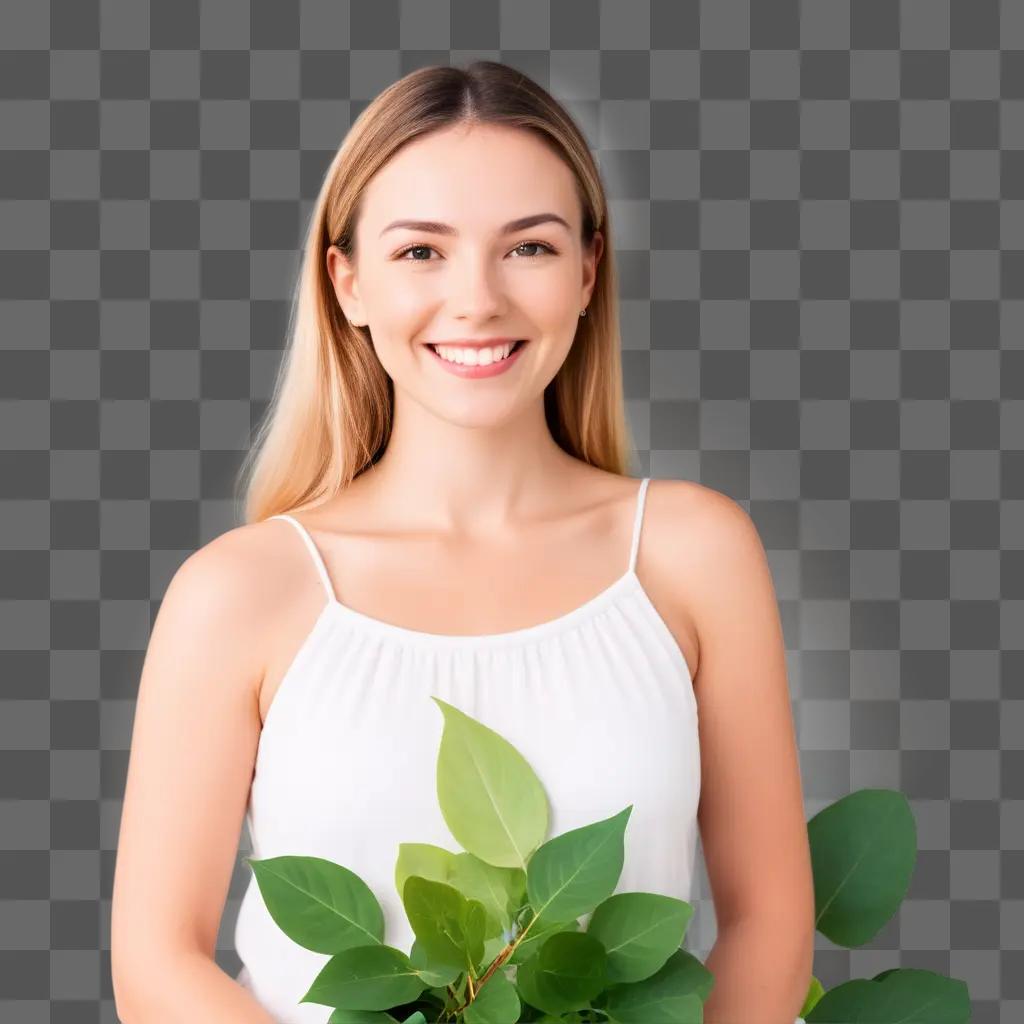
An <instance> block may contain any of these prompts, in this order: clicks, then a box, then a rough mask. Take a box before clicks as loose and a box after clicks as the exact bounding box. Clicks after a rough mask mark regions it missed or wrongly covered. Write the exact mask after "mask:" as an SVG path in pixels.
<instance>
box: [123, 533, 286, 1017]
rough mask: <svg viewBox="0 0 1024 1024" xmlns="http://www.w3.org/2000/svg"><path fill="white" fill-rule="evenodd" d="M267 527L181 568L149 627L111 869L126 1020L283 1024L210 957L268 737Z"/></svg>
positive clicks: (217, 543)
mask: <svg viewBox="0 0 1024 1024" xmlns="http://www.w3.org/2000/svg"><path fill="white" fill-rule="evenodd" d="M258 528H259V527H252V526H249V527H241V528H239V529H236V530H231V531H229V532H228V533H225V534H223V535H222V536H220V537H218V538H217V539H216V540H214V541H211V542H210V543H209V544H207V545H206V546H205V547H203V548H201V549H200V550H199V551H196V552H195V553H194V554H193V555H191V556H190V557H189V558H188V559H186V560H185V562H184V563H183V564H182V565H181V566H180V567H179V568H178V570H177V572H176V573H175V575H174V577H173V579H172V580H171V583H170V585H169V586H168V588H167V591H166V593H165V595H164V598H163V601H162V603H161V605H160V609H159V612H158V614H157V618H156V621H155V622H154V624H153V630H152V633H151V636H150V640H149V646H148V649H147V652H146V658H145V662H144V665H143V670H142V675H141V679H140V682H139V693H138V700H137V703H136V710H135V720H134V725H133V732H132V741H131V753H130V756H129V764H128V775H127V782H126V788H125V794H124V807H123V811H122V816H121V825H120V836H119V841H118V849H117V856H116V863H115V872H114V886H113V903H112V916H111V973H112V976H113V977H112V980H113V987H114V996H115V1002H116V1007H117V1013H118V1016H119V1018H120V1019H121V1020H122V1021H123V1022H124V1024H179V1022H182V1024H184V1022H186V1021H187V1022H194V1021H198V1020H201V1021H203V1022H204V1024H220V1022H223V1024H228V1022H229V1021H230V1022H231V1024H274V1021H273V1019H272V1018H271V1017H270V1016H269V1015H268V1014H267V1012H266V1011H265V1010H264V1009H263V1008H262V1007H261V1006H259V1004H258V1003H257V1002H256V1000H255V998H254V997H253V996H252V994H251V993H250V992H249V991H248V990H247V989H245V988H243V987H242V986H241V985H239V984H238V983H237V982H236V981H235V980H234V979H233V978H232V977H230V976H229V975H228V974H226V973H225V972H224V971H223V970H221V968H220V967H219V966H218V965H217V964H216V962H215V960H214V954H215V949H216V941H217V933H218V930H219V926H220V920H221V915H222V913H223V910H224V905H225V901H226V898H227V891H228V887H229V884H230V880H231V875H232V872H233V870H234V865H235V857H236V853H237V848H238V842H239V837H240V834H241V828H242V822H243V819H244V815H245V808H246V803H247V800H248V792H249V786H250V783H251V781H252V772H253V764H254V761H255V755H256V748H257V744H258V741H259V735H260V717H259V707H258V700H257V694H258V690H259V682H260V680H261V678H262V671H263V667H262V664H261V662H262V656H263V649H262V646H261V645H260V644H259V643H258V642H257V635H258V630H259V626H260V622H259V616H260V613H259V609H258V605H259V603H260V602H261V601H264V600H265V598H264V597H263V596H262V595H263V594H264V593H265V590H266V587H265V586H264V587H261V586H260V585H259V584H260V581H259V579H258V578H257V574H258V573H259V569H258V566H259V560H258V559H256V558H255V557H254V548H253V540H252V531H253V530H255V529H258Z"/></svg>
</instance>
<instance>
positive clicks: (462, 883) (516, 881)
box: [439, 853, 526, 938]
mask: <svg viewBox="0 0 1024 1024" xmlns="http://www.w3.org/2000/svg"><path fill="white" fill-rule="evenodd" d="M439 881H445V882H448V883H449V884H450V885H454V886H455V888H456V889H458V890H459V892H461V893H462V895H463V896H465V897H466V898H467V899H474V900H479V901H480V902H481V903H482V904H483V905H484V907H485V908H486V909H487V914H488V916H489V917H490V919H491V920H490V929H489V931H488V934H487V937H488V938H491V937H492V936H493V935H500V934H501V933H502V932H503V931H505V930H507V929H510V928H511V927H512V914H513V913H514V911H515V910H516V909H518V907H519V906H520V905H521V904H522V902H523V901H524V900H525V899H526V872H525V871H523V870H522V868H499V867H495V866H494V865H493V864H488V863H486V861H482V860H481V859H480V858H479V857H476V856H474V855H473V854H472V853H458V854H455V856H454V857H453V858H452V865H451V872H450V874H449V876H448V878H445V879H439Z"/></svg>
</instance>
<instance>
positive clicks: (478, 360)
mask: <svg viewBox="0 0 1024 1024" xmlns="http://www.w3.org/2000/svg"><path fill="white" fill-rule="evenodd" d="M514 347H515V342H514V341H513V342H510V343H509V344H508V345H496V346H495V347H494V348H469V347H466V348H462V347H460V346H454V345H451V346H445V345H435V346H434V351H435V352H436V353H437V354H438V355H439V356H440V357H441V358H442V359H446V360H447V361H448V362H449V363H460V364H462V365H464V366H490V364H491V363H497V362H500V361H501V360H502V359H507V358H508V355H509V353H510V352H511V351H512V349H513V348H514Z"/></svg>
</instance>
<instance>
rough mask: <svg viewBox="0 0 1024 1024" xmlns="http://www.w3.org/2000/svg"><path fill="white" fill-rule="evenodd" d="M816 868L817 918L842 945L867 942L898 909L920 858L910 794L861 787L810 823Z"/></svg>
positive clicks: (819, 925) (824, 930)
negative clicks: (915, 864) (907, 796)
mask: <svg viewBox="0 0 1024 1024" xmlns="http://www.w3.org/2000/svg"><path fill="white" fill-rule="evenodd" d="M807 832H808V838H809V841H810V847H811V860H812V864H813V873H814V903H815V923H816V926H817V929H818V931H820V932H821V933H822V934H823V935H825V936H827V937H828V938H829V939H831V940H832V941H833V942H834V943H836V945H839V946H847V947H852V946H862V945H864V943H865V942H868V941H869V940H871V939H872V938H874V936H875V935H877V934H878V932H879V931H880V930H881V929H882V928H883V927H884V926H885V924H886V922H887V921H888V920H889V919H890V918H891V917H892V916H893V914H895V913H896V911H897V910H898V909H899V905H900V903H901V901H902V900H903V897H904V896H905V895H906V894H907V889H908V888H909V886H910V877H911V875H912V874H913V871H914V862H915V860H916V859H917V829H916V826H915V823H914V815H913V813H912V812H911V810H910V805H909V804H908V803H907V798H906V797H905V796H904V795H903V794H902V793H900V792H899V791H898V790H893V789H860V790H857V791H856V792H853V793H850V794H849V795H847V796H845V797H843V798H842V799H841V800H837V801H836V802H835V803H834V804H830V805H829V806H828V807H825V808H824V809H823V810H821V811H819V812H818V813H817V814H816V815H815V816H814V817H813V818H811V820H810V821H809V822H808V823H807Z"/></svg>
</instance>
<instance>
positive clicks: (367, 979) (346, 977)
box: [299, 945, 426, 1010]
mask: <svg viewBox="0 0 1024 1024" xmlns="http://www.w3.org/2000/svg"><path fill="white" fill-rule="evenodd" d="M424 988H426V986H425V985H424V983H423V980H422V979H421V978H420V977H419V975H418V974H417V972H416V969H415V968H414V967H413V965H412V964H411V963H410V961H409V958H408V957H407V956H406V955H405V954H404V953H403V952H402V951H401V950H400V949H394V948H393V947H392V946H381V945H377V946H353V947H352V948H351V949H346V950H345V951H344V952H342V953H336V954H335V955H334V956H332V957H331V959H330V960H328V961H327V963H325V964H324V965H323V967H322V968H321V969H320V973H319V974H318V975H317V976H316V978H315V979H314V980H313V984H312V985H311V986H310V987H309V991H308V992H307V993H306V994H305V995H304V996H303V997H302V998H301V999H300V1000H299V1002H300V1003H322V1004H323V1005H325V1006H335V1007H339V1008H340V1009H344V1010H386V1009H389V1008H390V1007H392V1006H400V1005H401V1004H402V1003H408V1002H411V1001H412V1000H413V999H415V998H416V997H417V996H418V995H419V994H420V993H421V992H422V991H423V990H424Z"/></svg>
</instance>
